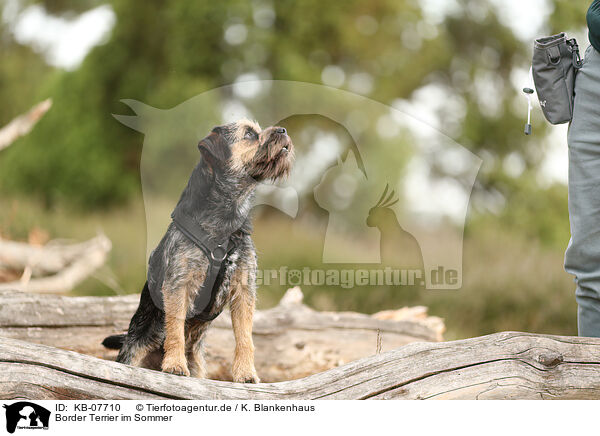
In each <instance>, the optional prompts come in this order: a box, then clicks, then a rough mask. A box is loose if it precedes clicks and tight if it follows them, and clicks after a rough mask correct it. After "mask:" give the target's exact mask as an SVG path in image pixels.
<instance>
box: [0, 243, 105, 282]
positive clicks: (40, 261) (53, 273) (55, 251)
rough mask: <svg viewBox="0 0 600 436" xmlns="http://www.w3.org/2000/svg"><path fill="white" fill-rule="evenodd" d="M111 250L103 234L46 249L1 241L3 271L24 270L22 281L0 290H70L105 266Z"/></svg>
mask: <svg viewBox="0 0 600 436" xmlns="http://www.w3.org/2000/svg"><path fill="white" fill-rule="evenodd" d="M111 248H112V244H111V242H110V240H109V239H108V238H107V237H106V236H104V235H98V236H96V237H95V238H92V239H90V240H89V241H86V242H82V243H78V244H59V243H49V244H47V245H43V246H37V245H31V244H27V243H24V242H15V241H7V240H4V239H0V269H6V270H12V271H23V274H22V277H21V279H20V280H17V281H12V282H8V283H0V290H19V291H26V292H44V293H53V292H67V291H70V290H71V289H73V288H74V287H75V286H76V285H77V284H78V283H80V282H81V281H82V280H84V279H85V278H87V277H88V276H89V275H90V274H91V273H93V272H94V271H95V270H97V269H98V268H99V267H101V266H102V265H104V263H105V262H106V257H107V255H108V253H109V252H110V250H111Z"/></svg>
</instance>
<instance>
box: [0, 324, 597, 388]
mask: <svg viewBox="0 0 600 436" xmlns="http://www.w3.org/2000/svg"><path fill="white" fill-rule="evenodd" d="M17 398H18V399H23V398H25V399H31V400H41V399H61V400H62V399H144V398H148V399H243V400H268V399H277V400H281V399H599V398H600V339H598V338H578V337H566V336H550V335H537V334H531V333H515V332H505V333H496V334H493V335H489V336H483V337H478V338H472V339H465V340H460V341H452V342H441V343H431V342H421V343H413V344H409V345H406V346H404V347H401V348H399V349H396V350H392V351H388V352H384V353H381V354H377V355H372V356H369V357H365V358H363V359H360V360H357V361H354V362H351V363H348V364H346V365H343V366H340V367H337V368H333V369H330V370H328V371H325V372H322V373H319V374H314V375H311V376H308V377H305V378H302V379H299V380H292V381H285V382H279V383H261V384H257V385H249V384H237V383H230V382H219V381H213V380H200V379H194V378H189V377H178V376H174V375H170V374H165V373H162V372H158V371H152V370H148V369H143V368H135V367H131V366H127V365H122V364H119V363H116V362H110V361H106V360H100V359H97V358H94V357H90V356H85V355H82V354H78V353H74V352H70V351H64V350H60V349H58V348H53V347H48V346H44V345H37V344H32V343H28V342H22V341H18V340H14V339H6V338H0V399H6V400H12V399H17Z"/></svg>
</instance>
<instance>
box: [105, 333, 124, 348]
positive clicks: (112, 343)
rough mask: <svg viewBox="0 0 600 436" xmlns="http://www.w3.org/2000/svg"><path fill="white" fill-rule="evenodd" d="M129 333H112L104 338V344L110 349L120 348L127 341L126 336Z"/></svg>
mask: <svg viewBox="0 0 600 436" xmlns="http://www.w3.org/2000/svg"><path fill="white" fill-rule="evenodd" d="M126 336H127V335H126V334H125V333H123V334H120V335H112V336H108V337H106V338H104V340H103V341H102V345H104V346H105V347H106V348H108V349H109V350H120V349H121V347H122V346H123V343H124V342H125V337H126Z"/></svg>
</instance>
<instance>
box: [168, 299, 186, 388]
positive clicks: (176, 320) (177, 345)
mask: <svg viewBox="0 0 600 436" xmlns="http://www.w3.org/2000/svg"><path fill="white" fill-rule="evenodd" d="M163 298H164V306H165V342H164V349H165V354H164V357H163V361H162V370H163V371H164V372H170V373H171V374H176V375H187V376H189V375H190V371H189V369H188V365H187V361H186V355H185V354H186V353H185V318H186V314H187V304H188V303H187V292H185V290H184V289H179V290H176V291H166V292H165V291H163Z"/></svg>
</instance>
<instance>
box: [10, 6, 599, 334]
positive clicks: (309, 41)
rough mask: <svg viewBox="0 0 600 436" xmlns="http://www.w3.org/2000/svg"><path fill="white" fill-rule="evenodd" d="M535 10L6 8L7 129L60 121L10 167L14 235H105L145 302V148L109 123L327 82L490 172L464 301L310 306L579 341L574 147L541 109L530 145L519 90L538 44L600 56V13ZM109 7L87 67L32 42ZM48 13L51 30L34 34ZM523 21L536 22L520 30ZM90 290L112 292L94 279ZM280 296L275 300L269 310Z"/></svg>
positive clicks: (444, 296) (469, 242)
mask: <svg viewBox="0 0 600 436" xmlns="http://www.w3.org/2000/svg"><path fill="white" fill-rule="evenodd" d="M521 3H522V2H521ZM531 3H533V5H531V4H530V5H529V6H527V7H525V9H523V10H521V6H520V4H519V2H503V1H496V0H456V1H435V0H428V1H422V2H421V1H414V0H371V1H358V0H353V1H345V2H322V1H317V0H305V1H289V0H283V1H272V2H271V1H268V0H254V1H240V0H227V1H223V2H178V1H174V0H161V1H159V0H153V1H148V2H144V3H143V4H140V3H136V2H132V1H124V0H114V1H101V0H86V1H75V0H46V1H33V0H20V1H17V0H4V1H3V2H0V5H2V7H3V20H2V21H1V22H0V32H1V40H0V45H1V51H0V56H1V57H0V59H1V62H0V83H1V86H0V99H1V101H2V102H3V103H4V104H2V105H1V106H0V125H2V124H5V123H6V122H8V121H10V119H11V118H12V117H14V116H16V115H18V114H19V113H21V112H23V111H25V110H26V109H28V108H29V107H31V106H32V105H33V104H34V103H36V102H37V101H40V100H42V99H44V98H47V97H52V98H53V101H54V107H53V109H52V111H50V112H49V113H48V114H47V115H46V117H45V118H44V119H43V120H42V121H41V122H40V123H39V125H38V126H37V127H36V129H35V130H34V131H33V132H32V133H31V134H30V135H28V136H27V137H25V138H23V139H21V140H20V143H19V144H18V145H17V146H14V147H12V148H11V149H8V150H6V151H5V152H3V153H2V155H1V156H0V193H1V199H0V207H1V210H0V232H1V233H2V234H5V235H6V236H11V237H14V238H22V237H24V232H25V231H26V229H27V228H29V226H31V225H37V226H42V227H45V228H46V229H47V230H48V231H49V232H50V233H52V234H55V235H56V234H61V233H60V232H62V233H63V234H64V233H65V231H67V230H69V232H70V233H69V232H67V233H69V234H70V235H72V236H73V237H76V236H81V235H79V234H78V233H80V232H84V231H87V230H89V229H92V228H94V227H98V226H102V228H103V229H104V230H105V231H106V232H107V233H108V234H109V236H111V239H112V240H113V242H114V245H115V248H114V253H115V254H114V256H113V259H112V260H111V268H112V270H113V271H114V273H115V274H116V276H117V277H118V278H119V281H120V282H121V284H122V285H123V287H124V288H125V289H127V290H128V291H130V292H135V291H137V290H138V289H139V288H140V285H141V283H142V282H143V280H144V273H143V271H144V262H145V259H144V248H145V247H144V237H145V234H144V232H143V229H139V228H137V227H136V228H133V227H132V228H130V227H128V223H131V222H137V223H139V222H140V221H141V220H143V209H142V205H141V202H140V192H141V186H140V181H139V161H140V153H141V147H142V141H143V138H142V136H141V135H140V134H139V133H136V132H134V131H133V130H131V129H128V128H127V127H125V126H123V125H121V124H119V123H118V122H116V121H115V119H114V118H113V117H112V116H111V114H122V113H128V112H127V111H128V109H127V108H126V107H125V106H124V105H123V104H122V103H120V100H121V99H123V98H129V99H135V100H139V101H142V102H144V103H146V104H148V105H151V106H154V107H157V108H161V109H167V108H171V107H173V106H176V105H178V104H180V103H182V102H183V101H185V100H187V99H189V98H191V97H193V96H195V95H197V94H200V93H202V92H204V91H207V90H210V89H213V88H215V87H219V86H222V85H227V84H230V83H233V82H236V81H240V80H249V79H277V80H295V81H303V82H312V83H318V84H325V85H328V86H333V87H337V88H340V89H344V90H348V91H351V92H354V93H358V94H361V95H364V96H366V97H369V98H371V99H374V100H376V101H379V102H381V103H384V104H387V105H390V106H393V107H396V108H398V109H400V110H402V111H404V112H407V113H410V114H412V115H414V116H415V117H417V118H420V119H423V120H424V121H426V122H427V123H428V124H430V125H432V126H433V127H435V128H436V129H438V130H439V131H440V132H442V133H443V134H445V135H448V136H449V137H451V138H452V139H453V140H455V141H456V142H458V143H459V144H461V145H463V146H464V147H466V148H468V149H469V150H471V151H472V152H473V153H475V154H476V155H478V156H479V157H481V158H482V159H483V165H482V168H481V171H480V173H479V176H478V178H477V182H476V186H475V189H474V192H473V195H472V197H471V213H470V215H469V222H468V224H467V227H466V233H465V234H466V240H465V257H464V268H465V269H464V285H465V286H464V288H463V290H461V291H456V292H447V293H444V292H431V291H422V290H404V291H397V290H396V291H394V290H389V289H386V288H381V289H372V290H363V291H364V292H357V293H354V294H349V293H348V292H346V291H340V290H336V289H326V290H323V289H321V290H319V289H314V290H305V294H306V295H307V300H308V301H309V302H310V303H312V304H314V305H316V306H319V305H320V306H322V307H326V308H337V309H354V310H361V311H376V310H380V309H385V308H389V307H391V306H398V305H403V304H416V303H423V304H426V305H428V306H430V307H431V313H432V314H434V315H440V316H443V317H445V318H447V319H446V324H447V326H448V327H449V329H450V330H451V334H450V337H452V336H456V337H458V336H465V335H469V336H472V335H474V334H478V333H486V332H489V331H492V330H500V329H514V330H537V331H545V332H554V333H574V332H575V321H574V320H575V312H574V299H573V295H572V293H573V289H572V285H571V279H570V278H569V276H568V275H566V273H564V272H563V271H562V265H561V262H562V250H564V248H565V247H566V243H567V241H568V237H569V224H568V216H567V206H566V205H567V194H566V186H565V178H564V171H563V169H564V156H565V154H564V149H565V148H566V138H565V136H564V135H562V136H561V135H560V134H556V130H554V131H553V130H551V129H550V127H548V126H547V125H546V124H545V122H544V121H543V119H542V116H541V113H540V111H539V109H536V110H535V111H534V136H533V137H526V136H524V135H523V134H522V129H523V124H524V120H525V116H526V112H525V110H526V102H525V99H524V97H523V96H522V95H521V94H520V88H521V87H522V86H524V85H526V84H527V70H528V68H529V59H530V55H531V47H532V38H533V37H535V36H539V35H542V34H550V33H556V32H558V31H568V32H570V33H575V34H576V36H577V37H578V39H579V42H580V46H582V48H584V47H585V46H586V45H587V41H586V40H585V36H586V35H585V33H584V27H585V12H586V10H587V6H588V3H589V2H573V1H569V0H547V1H544V0H540V1H536V2H531ZM528 4H529V2H528ZM97 8H103V9H102V11H104V15H103V16H104V17H107V16H108V17H109V19H106V20H105V21H104V24H105V25H106V23H109V25H107V26H108V27H107V31H106V32H105V34H103V35H102V37H101V38H99V40H98V41H97V42H96V45H95V46H94V47H93V48H91V50H90V51H89V53H87V55H86V56H85V57H84V58H83V60H82V61H81V62H80V63H79V62H72V63H71V64H69V63H65V62H63V63H62V64H61V62H60V61H59V60H57V59H56V56H55V58H52V56H51V54H52V53H51V50H49V49H48V46H44V44H41V43H39V41H38V42H36V40H35V39H31V38H29V39H27V37H26V36H23V35H24V34H25V35H26V34H27V25H29V26H30V27H31V26H35V25H36V23H37V25H39V26H40V28H38V29H36V31H37V32H38V33H40V34H44V33H47V32H48V28H45V27H47V26H49V23H50V22H52V21H51V20H52V19H55V20H62V21H61V22H63V23H65V22H66V23H73V22H76V21H77V20H80V19H81V17H82V16H84V14H89V13H90V11H94V10H97ZM36 11H37V12H36ZM35 13H37V14H38V15H41V16H43V17H44V20H41V21H38V22H36V21H35V20H33V19H32V18H31V16H32V14H33V15H35ZM519 14H525V15H526V14H532V16H531V17H525V18H526V20H525V21H526V22H525V24H523V22H522V20H521V21H519V20H518V19H516V18H515V17H518V16H519ZM533 15H535V16H533ZM110 17H112V21H111V19H110ZM528 18H531V20H528ZM26 20H29V24H28V22H27V21H26ZM49 20H50V21H49ZM32 23H33V24H32ZM40 23H41V24H40ZM90 23H91V24H89V26H90V28H91V26H92V24H94V23H93V22H90ZM90 31H91V30H90ZM30 33H31V32H30ZM34 33H35V32H34ZM298 122H299V121H298ZM293 125H294V124H293V123H292V125H291V126H292V127H293ZM317 125H318V126H319V129H320V130H319V132H320V133H319V134H321V135H322V134H323V133H324V132H328V131H329V132H333V133H334V134H336V135H338V136H339V137H341V138H342V137H344V135H345V133H344V132H340V131H339V130H340V129H339V127H338V126H335V125H333V124H332V123H329V124H328V123H327V122H323V121H319V122H318V123H317ZM552 132H554V133H552ZM561 132H563V131H562V130H561V131H559V133H561ZM313 136H314V135H313ZM317 136H318V135H317ZM340 141H341V142H344V141H345V139H341V140H340ZM556 156H558V157H556ZM557 159H558V160H559V161H560V162H562V164H561V165H562V166H561V165H558V167H557V166H556V165H555V161H556V160H557ZM561 159H562V161H561ZM388 164H390V163H388ZM396 164H398V165H401V164H402V160H400V163H396ZM447 164H448V163H447V162H446V163H445V164H444V162H442V161H440V162H436V161H433V163H432V171H434V172H437V173H439V174H440V176H441V177H443V176H444V174H445V173H447V172H448V169H447ZM556 168H559V169H560V171H562V172H561V173H560V174H557V172H558V171H559V170H557V169H556ZM399 172H402V168H401V167H399ZM307 195H308V194H307ZM311 207H312V209H311V211H312V213H313V214H314V215H315V216H317V217H318V216H319V213H321V214H322V211H321V212H319V209H318V207H317V206H316V205H314V204H313V205H312V206H311ZM269 219H275V218H273V217H270V218H269ZM278 225H279V226H281V228H282V229H283V230H282V231H285V228H286V226H288V225H289V222H288V221H286V219H279V220H278V221H277V223H276V224H273V223H271V224H270V227H269V229H272V228H277V226H278ZM273 226H275V227H273ZM257 238H259V240H260V241H261V242H262V243H263V244H264V248H263V249H262V250H261V251H262V252H264V254H263V257H264V259H265V262H269V261H270V257H271V258H273V257H276V256H281V257H283V258H286V256H287V255H286V253H283V254H281V253H279V252H278V250H281V248H280V247H278V241H274V240H270V237H269V234H268V232H267V231H266V230H264V229H261V227H260V225H259V226H258V228H257ZM296 242H297V244H298V245H296V246H295V251H296V254H295V255H294V254H292V253H290V254H289V258H288V261H289V262H290V263H298V264H300V263H302V262H303V261H305V260H306V259H304V260H303V259H300V258H299V257H298V255H297V254H298V253H302V252H303V248H302V242H301V241H296ZM292 248H293V247H292ZM292 248H290V250H291V249H292ZM307 250H308V249H307ZM304 256H305V257H309V256H310V254H309V253H308V254H307V252H306V250H304ZM548 271H552V273H551V274H548V273H547V272H548ZM79 292H82V293H102V292H109V290H108V289H106V288H105V287H104V286H103V285H100V284H97V283H96V284H91V283H89V282H88V283H87V284H84V285H83V286H81V287H80V289H79ZM280 293H281V289H278V288H273V289H267V290H265V294H264V295H265V297H264V300H263V301H264V304H265V305H268V304H269V302H271V301H277V299H278V298H277V297H278V296H279V294H280Z"/></svg>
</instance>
